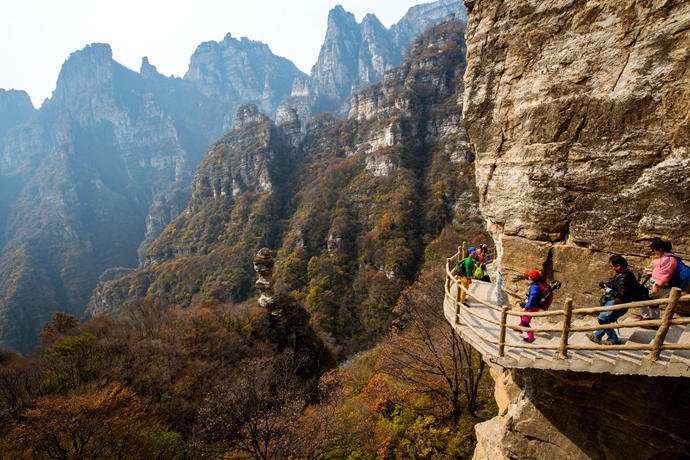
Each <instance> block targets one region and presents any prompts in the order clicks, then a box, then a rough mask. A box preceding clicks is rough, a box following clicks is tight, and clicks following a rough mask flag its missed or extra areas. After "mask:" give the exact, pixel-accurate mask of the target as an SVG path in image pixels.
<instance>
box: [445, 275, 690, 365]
mask: <svg viewBox="0 0 690 460" xmlns="http://www.w3.org/2000/svg"><path fill="white" fill-rule="evenodd" d="M457 289H458V287H457V284H455V283H449V284H448V285H447V291H446V298H445V301H444V313H445V316H446V318H447V320H448V322H449V323H450V324H451V325H452V326H453V328H454V329H455V331H456V332H457V333H458V334H459V335H460V336H461V337H462V338H463V339H464V340H465V341H467V342H469V343H471V344H472V345H473V346H474V348H476V349H477V350H478V351H479V352H480V353H481V355H482V356H483V358H484V359H485V360H486V361H487V362H489V363H490V364H491V365H493V366H495V367H499V368H502V369H506V368H509V369H512V368H517V369H526V368H536V369H552V370H566V371H578V372H606V373H611V374H627V375H648V376H669V377H690V324H670V325H669V326H668V329H667V330H666V329H665V330H666V335H665V336H664V337H663V338H662V339H663V345H662V348H661V352H660V353H659V357H658V359H652V353H651V351H650V350H651V348H652V344H653V341H654V340H655V337H656V336H657V331H656V330H654V329H647V328H642V327H621V328H619V329H618V332H619V336H620V338H621V342H622V345H616V346H614V345H596V344H594V343H592V342H591V341H589V340H588V339H587V337H586V335H585V331H573V332H569V333H568V334H567V348H566V350H567V351H566V353H565V354H566V356H565V357H562V356H561V353H560V350H561V349H562V346H563V340H564V339H563V337H564V333H563V332H561V331H559V329H563V328H564V325H563V321H564V320H560V322H559V321H558V319H557V318H558V317H549V318H554V319H549V318H547V317H535V318H533V319H532V327H533V328H535V329H538V328H545V329H552V331H548V332H536V331H535V335H536V337H537V339H536V340H535V341H534V342H533V343H531V344H529V343H526V342H524V341H523V340H522V337H525V334H522V333H521V332H520V331H514V330H512V329H510V328H509V326H510V324H515V325H517V323H518V322H519V319H518V317H517V316H512V315H511V316H507V320H506V317H505V316H503V315H504V314H503V313H502V311H501V309H500V308H499V307H489V306H487V305H485V303H488V304H491V305H498V298H497V297H498V296H497V291H496V286H495V285H493V284H491V283H484V282H481V281H473V283H472V284H471V285H470V289H469V291H470V294H471V295H468V296H467V303H466V305H467V307H466V308H463V307H461V308H456V301H455V299H456V295H457ZM472 296H475V298H474V299H473V298H472ZM554 307H555V305H554V306H553V307H552V309H553V308H554ZM456 310H457V312H456ZM550 311H551V310H550ZM502 316H503V320H504V321H506V324H507V325H508V327H507V328H506V330H505V332H504V334H505V336H504V339H503V342H502V345H503V346H502V347H501V346H500V345H501V321H502ZM487 319H488V320H487ZM489 320H491V321H489ZM634 320H635V318H634V317H632V316H631V315H630V313H628V314H627V315H625V316H624V317H622V318H621V319H620V320H619V324H621V323H623V322H633V321H634ZM494 323H495V324H494ZM627 325H630V326H632V325H631V324H626V326H627ZM580 326H584V327H585V329H588V327H587V326H589V327H590V329H591V328H595V327H596V326H598V323H597V320H596V315H593V316H589V315H578V314H577V310H573V317H572V319H571V321H570V324H569V326H568V328H567V329H568V330H570V329H571V328H573V329H578V327H580ZM657 329H658V328H657ZM657 340H658V339H657ZM501 348H502V350H501ZM635 348H638V349H635ZM640 348H645V349H640ZM669 348H671V349H669ZM501 355H502V356H501Z"/></svg>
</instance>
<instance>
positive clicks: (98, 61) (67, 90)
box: [53, 43, 118, 101]
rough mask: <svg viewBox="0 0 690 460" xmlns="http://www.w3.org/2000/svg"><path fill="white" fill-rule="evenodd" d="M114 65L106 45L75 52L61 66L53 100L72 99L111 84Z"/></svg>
mask: <svg viewBox="0 0 690 460" xmlns="http://www.w3.org/2000/svg"><path fill="white" fill-rule="evenodd" d="M116 65H118V64H117V63H116V62H115V61H114V60H113V51H112V49H111V48H110V45H108V44H106V43H93V44H91V45H87V46H86V47H85V48H83V49H82V50H79V51H75V52H74V53H72V54H71V55H70V56H69V58H68V59H67V60H66V61H65V63H64V64H63V65H62V69H61V70H60V75H59V76H58V81H57V85H56V88H55V92H54V93H53V100H58V101H59V100H69V99H73V98H76V97H78V96H79V95H80V94H82V93H84V92H86V91H88V90H89V89H90V88H94V87H100V86H103V85H105V84H107V83H111V82H112V80H113V74H114V67H115V66H116Z"/></svg>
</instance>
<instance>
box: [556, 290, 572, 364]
mask: <svg viewBox="0 0 690 460" xmlns="http://www.w3.org/2000/svg"><path fill="white" fill-rule="evenodd" d="M572 318H573V299H571V298H570V297H568V298H566V299H565V305H564V306H563V332H562V333H561V334H562V335H561V346H560V347H559V349H558V355H559V356H560V357H561V358H564V359H565V358H567V357H568V336H569V335H570V326H571V324H570V323H571V321H572Z"/></svg>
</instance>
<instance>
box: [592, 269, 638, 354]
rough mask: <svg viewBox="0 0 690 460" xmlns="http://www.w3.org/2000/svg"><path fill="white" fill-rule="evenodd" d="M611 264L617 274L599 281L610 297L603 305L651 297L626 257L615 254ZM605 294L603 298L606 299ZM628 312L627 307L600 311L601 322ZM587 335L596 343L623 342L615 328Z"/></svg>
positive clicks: (608, 321) (611, 320) (612, 321)
mask: <svg viewBox="0 0 690 460" xmlns="http://www.w3.org/2000/svg"><path fill="white" fill-rule="evenodd" d="M609 265H610V267H611V269H612V270H613V271H614V272H615V274H616V275H615V276H614V277H613V278H612V279H610V280H609V281H607V282H605V283H599V286H600V287H602V288H603V289H605V293H604V296H607V297H608V298H609V299H610V300H606V301H602V305H603V306H610V305H617V304H622V303H630V302H638V301H641V300H645V299H648V298H649V296H648V295H647V289H646V288H645V287H644V286H642V285H641V284H640V283H638V282H637V278H635V275H634V274H633V273H632V272H631V271H630V270H629V269H628V261H627V260H625V257H623V256H619V255H613V256H611V257H610V258H609ZM604 296H602V299H606V297H604ZM627 312H628V309H627V308H622V309H620V310H612V311H602V312H601V313H599V318H598V320H599V324H611V323H615V322H616V321H618V318H620V317H621V316H623V315H625V314H626V313H627ZM604 334H606V336H607V339H603V337H604ZM586 335H587V338H588V339H589V340H591V341H592V342H594V343H599V344H602V343H603V344H606V345H620V343H621V342H620V340H619V339H618V335H617V334H616V330H615V329H597V330H596V331H594V333H591V332H588V333H587V334H586ZM602 339H603V340H602Z"/></svg>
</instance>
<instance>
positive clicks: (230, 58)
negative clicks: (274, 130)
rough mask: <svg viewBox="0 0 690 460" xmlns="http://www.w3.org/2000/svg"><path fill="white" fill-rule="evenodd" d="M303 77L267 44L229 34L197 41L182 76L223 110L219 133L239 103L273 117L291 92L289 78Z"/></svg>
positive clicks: (229, 123) (230, 124)
mask: <svg viewBox="0 0 690 460" xmlns="http://www.w3.org/2000/svg"><path fill="white" fill-rule="evenodd" d="M304 77H306V75H305V74H304V73H302V72H300V70H299V69H297V67H296V66H295V65H294V64H293V63H292V62H290V61H289V60H287V59H285V58H281V57H278V56H275V55H274V54H273V53H272V52H271V50H270V49H269V48H268V46H267V45H265V44H263V43H261V42H256V41H252V40H249V39H247V38H246V37H242V39H241V40H237V39H235V38H233V37H232V36H231V35H230V34H227V35H226V36H225V38H224V39H223V41H221V42H214V41H209V42H205V43H202V44H201V45H199V47H198V48H197V49H196V51H195V52H194V54H193V55H192V58H191V60H190V62H189V70H188V71H187V73H186V74H185V76H184V78H185V80H187V81H191V82H194V83H195V84H196V85H197V87H198V88H199V90H200V91H201V92H202V93H203V94H204V95H205V96H207V97H208V98H210V99H212V100H214V101H216V104H217V105H218V107H217V108H216V110H217V111H218V114H219V115H223V114H224V115H223V116H222V117H221V119H222V120H223V125H222V127H221V129H220V132H221V133H224V132H227V131H229V130H230V129H231V128H232V122H233V121H234V120H233V117H234V115H235V112H236V111H237V108H238V107H239V106H240V105H242V104H247V103H251V104H256V105H257V106H258V107H259V108H260V109H261V111H263V112H264V113H266V114H269V115H270V116H271V117H274V116H275V113H276V108H277V107H278V104H279V103H280V101H281V100H282V99H283V98H284V97H285V96H287V95H289V94H290V91H291V89H292V82H293V81H294V80H295V79H296V78H304Z"/></svg>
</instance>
